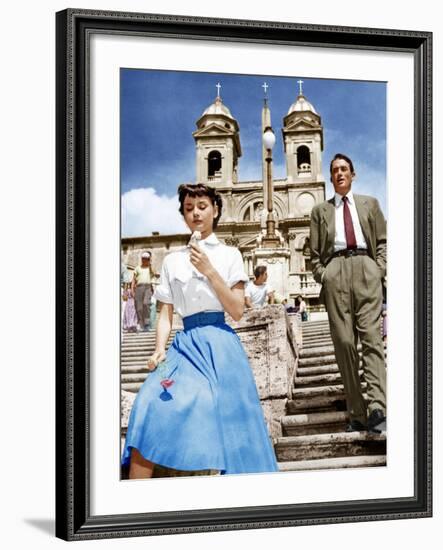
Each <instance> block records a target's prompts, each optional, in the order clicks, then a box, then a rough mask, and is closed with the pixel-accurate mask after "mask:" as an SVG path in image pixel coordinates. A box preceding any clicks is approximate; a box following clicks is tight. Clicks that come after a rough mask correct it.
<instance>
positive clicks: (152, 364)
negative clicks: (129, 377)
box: [147, 350, 166, 372]
mask: <svg viewBox="0 0 443 550" xmlns="http://www.w3.org/2000/svg"><path fill="white" fill-rule="evenodd" d="M165 358H166V352H165V350H161V351H155V352H154V353H153V354H152V355H151V357H150V358H149V359H148V364H147V367H148V370H149V371H150V372H152V371H153V370H155V369H156V368H157V366H158V365H159V364H160V363H161V362H162V361H164V360H165Z"/></svg>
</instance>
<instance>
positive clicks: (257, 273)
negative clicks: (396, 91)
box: [254, 265, 266, 279]
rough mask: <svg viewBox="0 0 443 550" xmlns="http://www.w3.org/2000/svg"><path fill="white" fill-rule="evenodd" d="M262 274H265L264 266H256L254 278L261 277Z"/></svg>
mask: <svg viewBox="0 0 443 550" xmlns="http://www.w3.org/2000/svg"><path fill="white" fill-rule="evenodd" d="M263 273H266V266H265V265H258V266H257V267H256V268H255V269H254V277H255V278H256V279H258V278H259V277H260V275H263Z"/></svg>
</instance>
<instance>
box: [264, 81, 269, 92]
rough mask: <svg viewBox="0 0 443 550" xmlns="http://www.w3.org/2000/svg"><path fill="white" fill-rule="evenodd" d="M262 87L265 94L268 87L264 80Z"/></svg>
mask: <svg viewBox="0 0 443 550" xmlns="http://www.w3.org/2000/svg"><path fill="white" fill-rule="evenodd" d="M262 88H263V89H264V91H265V95H266V94H267V91H268V88H269V86H268V84H266V82H264V83H263V84H262Z"/></svg>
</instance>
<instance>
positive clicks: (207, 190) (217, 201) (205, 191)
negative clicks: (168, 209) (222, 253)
mask: <svg viewBox="0 0 443 550" xmlns="http://www.w3.org/2000/svg"><path fill="white" fill-rule="evenodd" d="M187 196H189V197H192V198H194V197H208V198H209V199H210V200H211V202H212V205H213V206H215V205H217V207H218V214H217V216H216V217H215V218H214V221H213V223H212V229H215V228H216V227H217V224H218V220H219V219H220V218H221V215H222V208H223V202H222V198H221V195H219V194H218V193H217V192H216V190H215V189H214V187H210V186H209V185H205V184H204V183H182V184H181V185H180V186H179V188H178V200H179V202H180V208H179V209H178V210H179V212H180V214H181V215H182V216H184V214H185V211H184V203H185V198H186V197H187Z"/></svg>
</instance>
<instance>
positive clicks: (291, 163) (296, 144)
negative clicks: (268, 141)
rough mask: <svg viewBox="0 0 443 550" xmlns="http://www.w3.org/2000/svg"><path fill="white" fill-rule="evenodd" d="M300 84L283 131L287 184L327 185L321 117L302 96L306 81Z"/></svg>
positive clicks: (299, 82)
mask: <svg viewBox="0 0 443 550" xmlns="http://www.w3.org/2000/svg"><path fill="white" fill-rule="evenodd" d="M298 84H299V94H298V96H297V99H296V100H295V102H294V103H293V104H292V105H291V107H290V108H289V111H288V114H287V115H286V116H285V117H284V119H283V128H282V133H283V143H284V150H285V156H286V171H287V177H288V183H311V182H312V183H314V182H324V178H323V174H322V165H321V158H322V151H323V127H322V125H321V117H320V116H319V115H318V113H317V112H316V110H315V109H314V107H313V105H312V104H311V103H310V102H309V101H308V100H307V99H306V97H305V96H304V95H303V89H302V84H303V80H299V81H298Z"/></svg>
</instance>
